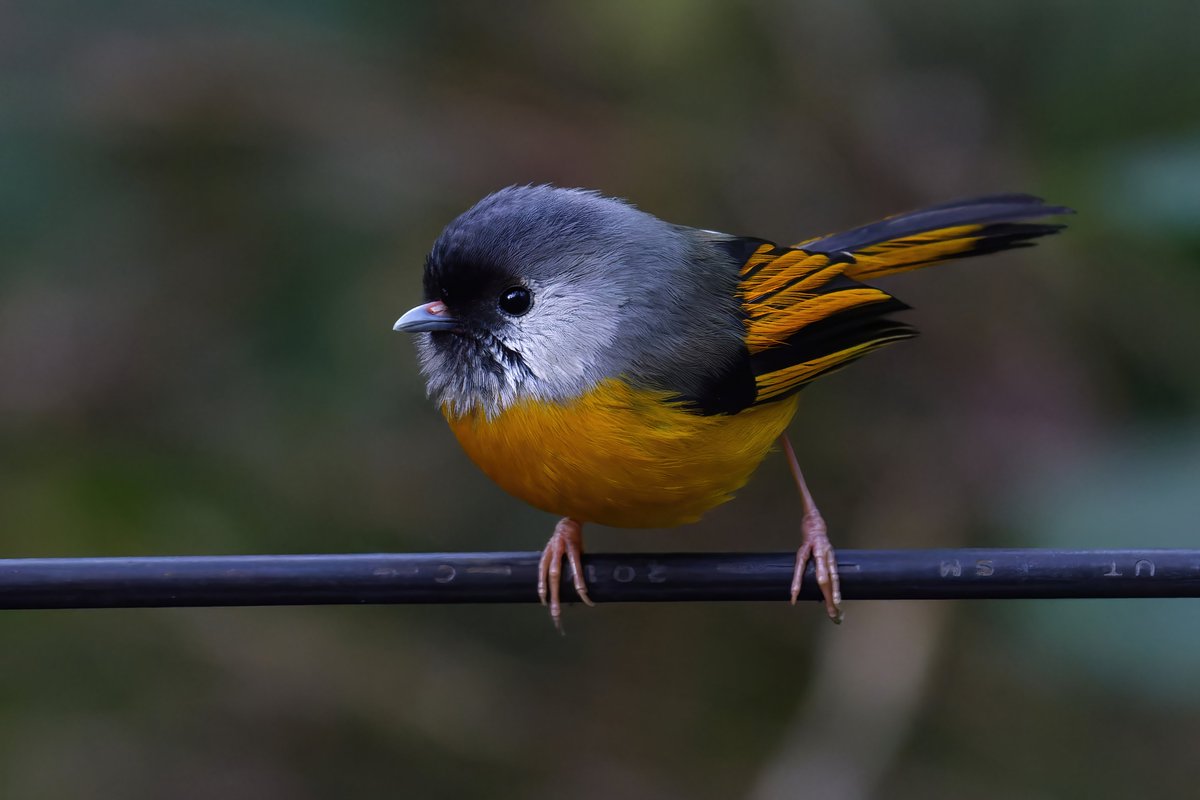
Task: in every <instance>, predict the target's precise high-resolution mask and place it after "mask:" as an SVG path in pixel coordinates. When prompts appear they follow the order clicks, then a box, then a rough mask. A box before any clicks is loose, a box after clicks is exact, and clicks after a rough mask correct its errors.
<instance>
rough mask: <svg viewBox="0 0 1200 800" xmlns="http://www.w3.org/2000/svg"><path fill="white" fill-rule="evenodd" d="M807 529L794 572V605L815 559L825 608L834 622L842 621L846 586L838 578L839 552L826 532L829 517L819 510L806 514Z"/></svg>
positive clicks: (805, 526) (815, 570) (815, 569)
mask: <svg viewBox="0 0 1200 800" xmlns="http://www.w3.org/2000/svg"><path fill="white" fill-rule="evenodd" d="M801 525H802V527H803V529H804V542H803V544H801V545H800V549H799V550H797V551H796V568H795V570H794V571H793V572H792V594H791V597H792V605H795V604H796V601H797V600H798V599H799V597H800V587H801V585H802V584H803V582H804V570H805V568H806V567H807V566H808V562H809V561H810V560H811V561H812V562H813V571H814V572H815V573H816V576H817V586H818V587H820V589H821V596H822V597H823V598H824V599H825V611H826V613H827V614H829V618H830V619H831V620H833V622H834V623H838V624H840V623H841V621H842V585H841V581H840V580H839V579H838V570H837V555H836V554H835V553H834V552H833V545H832V544H830V543H829V536H828V535H827V534H826V532H825V520H824V519H822V518H821V515H820V513H819V512H817V511H816V510H813V511H812V512H811V513H809V514H805V515H804V520H803V522H802V523H801Z"/></svg>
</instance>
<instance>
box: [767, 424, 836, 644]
mask: <svg viewBox="0 0 1200 800" xmlns="http://www.w3.org/2000/svg"><path fill="white" fill-rule="evenodd" d="M779 441H780V442H781V443H782V444H783V451H784V452H785V453H786V454H787V459H788V466H790V467H791V468H792V477H793V478H795V479H796V488H797V489H799V490H800V503H801V505H803V506H804V517H803V519H801V520H800V527H801V529H802V530H803V534H804V539H803V542H802V544H801V545H800V549H799V550H797V551H796V569H795V570H794V571H793V572H792V605H795V604H796V599H797V598H798V597H799V596H800V584H801V582H802V581H803V580H804V568H805V567H806V566H807V565H808V562H809V559H811V560H812V562H813V567H814V569H815V571H816V573H817V585H818V586H820V587H821V595H822V596H823V597H824V598H825V611H826V612H827V613H828V614H829V618H830V619H831V620H833V621H834V622H841V621H842V587H841V583H840V581H839V580H838V571H837V556H835V555H834V552H833V546H832V545H831V544H830V543H829V536H828V535H827V534H826V532H825V520H824V519H823V518H822V517H821V512H820V511H818V510H817V504H816V503H814V502H813V499H812V494H811V493H810V492H809V491H808V485H807V484H806V483H805V482H804V473H802V472H801V471H800V462H798V461H797V460H796V451H795V450H793V449H792V443H791V442H790V441H788V438H787V434H786V433H784V434H780V436H779Z"/></svg>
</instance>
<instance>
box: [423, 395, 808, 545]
mask: <svg viewBox="0 0 1200 800" xmlns="http://www.w3.org/2000/svg"><path fill="white" fill-rule="evenodd" d="M796 404H797V398H795V397H792V398H788V399H786V400H782V401H779V402H776V403H768V404H765V405H762V406H755V407H752V408H749V409H746V410H745V411H742V412H741V413H738V414H734V415H713V416H701V415H698V414H694V413H691V412H688V411H686V410H683V409H682V408H680V407H679V406H678V405H672V404H671V403H669V402H668V401H667V395H666V394H665V393H661V392H651V391H645V390H639V389H633V388H631V387H629V386H628V385H626V384H625V383H623V382H621V381H619V380H607V381H604V382H603V383H601V384H600V385H599V386H597V387H596V388H595V389H593V390H592V391H591V392H589V393H587V394H585V395H583V396H581V397H578V398H576V399H574V400H570V401H567V402H563V403H548V402H544V401H522V402H520V403H517V404H516V405H514V406H511V407H510V408H508V409H506V410H505V411H503V412H501V413H500V414H499V415H498V416H496V417H493V418H491V419H488V418H487V417H486V416H485V415H484V414H483V413H482V412H476V413H471V414H467V415H464V416H454V415H452V414H449V413H446V412H447V410H446V409H445V408H443V409H442V411H443V413H444V414H446V418H447V420H448V421H449V423H450V427H451V429H452V430H453V431H454V435H455V436H457V437H458V441H459V443H460V444H462V446H463V449H465V450H466V451H467V454H468V455H469V456H470V457H471V459H472V460H473V461H474V462H475V463H476V464H478V465H479V467H480V468H481V469H482V470H483V471H484V472H485V473H487V475H488V477H490V478H491V479H492V480H494V481H495V482H496V483H498V484H499V485H500V486H501V487H502V488H503V489H505V490H506V491H508V492H509V493H511V494H513V495H516V496H517V497H519V498H521V499H522V500H524V501H525V502H527V503H529V504H531V505H533V506H536V507H537V508H540V509H543V510H545V511H549V512H551V513H554V514H559V515H562V516H564V517H572V518H574V519H577V520H580V521H581V522H598V523H600V524H602V525H614V526H617V527H623V528H650V527H670V526H673V525H679V524H682V523H684V522H694V521H695V520H697V519H699V518H700V515H701V514H703V513H704V512H705V511H708V510H709V509H710V508H712V507H713V506H716V505H719V504H720V503H723V502H725V501H726V500H728V499H730V497H732V493H733V492H734V491H735V490H737V489H739V488H740V487H741V486H743V485H744V484H745V483H746V481H747V480H749V479H750V475H751V473H753V472H754V469H755V468H756V467H757V466H758V464H759V462H761V461H762V459H763V457H764V456H765V455H766V454H767V451H768V450H769V449H770V447H771V445H772V443H773V442H774V441H775V440H776V438H777V437H778V436H779V434H780V433H782V432H783V430H784V428H786V427H787V424H788V422H789V421H790V420H791V418H792V415H793V414H794V413H795V411H796Z"/></svg>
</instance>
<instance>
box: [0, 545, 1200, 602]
mask: <svg viewBox="0 0 1200 800" xmlns="http://www.w3.org/2000/svg"><path fill="white" fill-rule="evenodd" d="M539 555H540V553H536V552H520V553H417V554H362V555H275V556H174V557H150V558H147V557H140V558H43V559H5V560H0V608H3V609H35V608H134V607H173V606H262V605H309V604H314V605H316V604H320V605H327V604H353V603H528V602H536V601H537V595H536V592H535V586H536V581H537V563H538V557H539ZM837 555H838V569H839V571H840V573H841V577H842V594H843V595H844V597H845V598H846V599H848V600H919V599H943V600H950V599H968V598H976V599H1019V598H1069V597H1074V598H1105V597H1107V598H1113V597H1200V550H1047V549H975V548H965V549H945V550H839V551H838V554H837ZM794 558H795V554H794V553H663V554H621V555H618V554H611V555H610V554H601V553H597V554H594V555H587V556H585V557H584V569H585V571H586V573H587V575H586V577H587V582H588V585H589V593H590V595H591V597H592V599H593V600H595V601H597V602H601V603H613V602H672V601H701V600H709V601H713V600H718V601H737V600H759V601H783V600H785V599H786V598H787V596H788V586H789V584H790V582H791V575H792V566H793V559H794ZM563 595H564V599H567V600H574V599H575V593H574V591H573V590H572V589H571V588H570V581H569V580H567V579H565V578H564V580H563ZM801 597H802V598H804V599H809V600H816V599H818V593H817V585H816V581H815V580H814V578H813V572H812V566H811V565H810V566H809V569H808V572H807V573H806V578H805V583H804V589H803V591H802V592H801Z"/></svg>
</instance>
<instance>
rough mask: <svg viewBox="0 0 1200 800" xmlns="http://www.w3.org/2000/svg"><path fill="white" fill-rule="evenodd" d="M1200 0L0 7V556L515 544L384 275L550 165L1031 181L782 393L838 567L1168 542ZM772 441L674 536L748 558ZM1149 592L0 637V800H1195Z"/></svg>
mask: <svg viewBox="0 0 1200 800" xmlns="http://www.w3.org/2000/svg"><path fill="white" fill-rule="evenodd" d="M1197 30H1200V5H1198V4H1196V3H1194V2H1190V0H1187V1H1185V0H1178V1H1176V2H1169V1H1164V2H1157V3H1132V2H1125V3H1112V2H1083V1H1082V0H1079V1H1077V2H1066V1H1065V0H1053V1H1047V0H1042V1H1040V2H1034V0H1021V2H999V0H997V2H968V3H962V2H950V0H940V1H938V2H929V3H921V4H914V3H909V2H900V1H899V0H893V1H889V2H859V1H857V0H819V1H818V2H803V3H771V2H749V3H739V2H734V3H719V2H682V1H681V0H673V1H672V2H665V1H664V0H654V1H653V2H632V1H631V0H621V1H620V2H599V3H578V4H549V3H547V4H540V3H530V2H513V3H506V4H490V3H459V4H451V3H434V2H406V3H387V2H369V1H368V0H356V1H347V2H341V3H332V2H315V0H309V1H307V2H301V1H300V0H291V1H285V0H238V1H237V2H233V1H232V0H230V1H228V2H208V3H184V2H162V1H161V0H160V1H157V2H152V1H151V0H122V1H120V2H110V3H104V4H93V3H68V2H53V1H50V2H36V3H35V2H14V3H5V4H2V5H0V176H2V177H3V180H0V452H2V453H3V456H2V458H0V531H2V532H3V536H2V538H0V555H2V556H5V557H21V556H68V555H72V556H78V555H127V554H128V555H133V554H201V553H275V552H361V551H389V550H395V551H425V550H487V549H527V550H532V549H536V548H539V547H541V546H542V544H543V543H544V540H545V538H546V536H547V535H548V534H549V532H550V527H551V525H552V524H553V520H552V519H551V518H549V517H548V516H547V515H544V514H541V513H539V512H536V511H534V510H531V509H529V508H526V507H525V506H523V505H522V504H521V503H519V502H518V501H516V500H513V499H511V498H508V497H507V496H505V495H504V494H503V493H502V492H501V491H500V490H499V489H497V488H495V487H494V486H492V485H491V484H490V483H489V482H488V481H487V480H486V479H485V478H484V477H483V476H482V475H481V474H480V473H479V472H477V471H476V470H475V469H474V467H473V466H472V465H471V464H470V463H469V462H468V461H467V459H466V458H465V456H464V455H463V454H462V453H461V452H460V451H459V449H458V447H457V446H456V444H455V443H454V441H453V439H452V437H451V435H450V433H449V432H448V430H447V429H446V427H445V425H444V423H443V422H442V420H441V418H440V417H439V416H438V414H437V412H436V411H435V410H434V409H433V408H432V407H431V405H430V404H429V403H428V402H427V401H426V400H425V398H424V396H423V387H422V385H421V381H420V379H419V376H418V373H417V368H416V363H415V358H414V355H413V350H412V345H411V342H410V341H408V340H407V339H405V338H403V337H401V336H399V335H397V334H394V333H392V332H391V330H390V327H391V324H392V322H393V321H394V320H395V318H396V317H397V316H398V315H399V313H400V312H402V311H404V310H405V309H407V308H409V307H410V306H411V305H413V304H414V303H415V302H417V301H418V299H419V296H420V271H421V266H422V259H423V256H424V253H425V251H426V249H427V248H428V246H429V244H430V243H431V242H432V240H433V239H434V237H435V236H436V235H437V233H438V231H439V230H440V229H441V227H442V226H443V225H444V224H445V223H446V222H447V221H449V220H450V219H451V218H452V217H453V216H454V215H456V214H457V213H459V212H460V211H462V210H464V209H465V208H466V207H467V206H468V205H470V204H471V203H472V202H474V201H475V200H476V199H477V198H478V197H480V196H482V195H483V194H485V193H487V192H489V191H492V190H494V189H497V188H499V187H502V186H505V185H507V184H510V183H525V182H542V181H550V182H554V183H558V184H562V185H567V186H587V187H594V188H597V189H600V190H602V191H604V192H606V193H610V194H615V195H619V196H623V197H627V198H630V199H631V200H633V201H635V202H636V203H637V204H639V205H640V206H641V207H642V208H644V209H646V210H648V211H651V212H653V213H655V214H658V215H659V216H662V217H665V218H667V219H669V220H672V221H675V222H681V223H686V224H690V225H695V226H698V227H704V228H713V229H718V230H727V231H731V232H737V233H744V234H754V235H759V236H764V237H770V238H773V239H777V240H781V241H796V240H799V239H802V238H805V237H807V236H810V235H814V234H817V233H821V232H828V231H833V230H836V229H839V228H844V227H848V226H851V225H856V224H859V223H862V222H867V221H870V220H872V219H874V218H876V217H878V216H882V215H884V214H888V213H892V212H896V211H899V210H902V209H906V208H911V207H914V206H917V205H920V204H923V203H930V202H938V201H944V200H947V199H950V198H954V197H957V196H963V195H971V194H978V193H987V192H996V191H1029V192H1033V193H1037V194H1041V195H1043V196H1045V197H1047V198H1048V199H1050V200H1051V201H1053V202H1056V203H1065V204H1069V205H1072V206H1074V207H1075V208H1077V209H1078V210H1079V212H1080V213H1079V215H1078V216H1077V217H1075V218H1072V219H1071V220H1070V222H1071V228H1070V230H1069V231H1067V232H1066V233H1065V234H1064V235H1062V236H1059V237H1056V238H1053V239H1051V240H1047V241H1045V242H1044V243H1043V244H1042V245H1041V246H1039V247H1038V248H1036V249H1032V250H1024V251H1020V252H1017V253H1010V254H1004V255H1001V256H995V257H989V258H987V259H983V260H980V261H978V262H976V261H972V262H970V263H961V264H955V265H950V266H947V267H943V268H939V269H936V270H930V271H927V272H922V273H919V274H915V275H912V276H908V277H905V278H901V279H898V280H896V281H892V282H888V284H887V285H888V287H889V288H891V289H893V290H895V291H896V292H897V293H899V294H900V296H901V297H902V298H903V299H905V300H906V301H907V302H909V303H910V304H912V305H913V306H914V307H915V310H914V311H912V312H910V313H909V314H908V316H907V318H908V320H909V321H911V322H913V323H914V324H916V325H918V326H919V327H920V328H921V329H922V330H923V332H924V334H925V335H924V336H923V337H922V338H921V339H919V340H917V341H916V342H915V343H909V344H904V345H901V346H897V347H895V348H892V349H889V350H888V351H887V352H885V353H883V354H880V355H877V356H873V357H872V358H870V359H868V360H867V361H865V362H863V363H862V364H860V365H857V366H856V367H855V368H853V369H851V370H848V371H846V372H843V373H840V374H838V375H837V376H834V377H832V378H830V379H829V380H826V381H823V382H822V383H821V385H820V386H819V387H817V388H814V389H812V390H811V391H810V392H808V393H806V396H805V402H804V406H803V410H802V413H801V415H800V417H799V418H798V420H797V422H796V423H795V424H794V426H793V429H792V433H793V436H794V440H795V441H796V442H797V446H798V449H799V450H800V453H801V458H802V461H803V463H804V464H805V469H806V472H807V474H808V476H809V481H810V483H811V485H812V487H813V489H814V492H815V493H816V496H817V498H818V500H819V501H820V503H821V504H822V507H823V509H824V511H825V514H826V517H827V519H828V520H829V521H830V525H831V532H832V534H833V540H834V542H835V544H838V545H840V546H842V547H919V546H959V545H967V544H975V545H990V546H997V545H1012V546H1017V545H1060V544H1066V545H1071V546H1079V547H1102V546H1197V545H1198V544H1200V537H1198V536H1197V531H1196V530H1195V520H1196V519H1198V518H1200V491H1198V489H1200V417H1198V414H1197V407H1198V404H1200V370H1197V368H1196V367H1197V365H1198V363H1200V359H1198V358H1197V343H1198V342H1200V314H1198V313H1197V308H1200V269H1198V268H1197V263H1198V259H1200V60H1198V59H1197V51H1196V45H1195V33H1196V31H1197ZM798 518H799V513H798V502H797V499H796V497H795V493H794V491H793V490H792V489H791V488H790V486H789V479H788V475H787V471H786V469H785V468H784V465H783V463H782V461H781V459H780V458H779V456H778V455H775V456H772V457H771V458H770V459H769V460H768V461H767V463H766V464H765V465H764V467H763V469H762V470H761V471H760V473H759V475H758V476H757V477H756V480H755V481H754V482H753V483H752V484H751V485H750V486H749V487H747V488H746V490H745V491H744V492H743V493H742V495H741V497H740V498H739V500H738V501H736V502H734V503H732V504H729V505H727V506H725V507H722V508H721V509H718V510H717V511H716V512H714V513H712V514H711V515H710V516H709V517H708V518H707V519H706V520H705V521H704V522H703V523H701V524H699V525H696V526H693V527H691V528H688V529H685V530H677V531H654V532H628V531H615V530H613V531H610V530H596V531H593V533H592V534H591V535H590V536H589V539H588V541H589V543H590V546H591V547H592V548H593V549H595V550H613V551H616V550H636V549H641V550H659V551H661V550H712V549H718V550H720V549H748V550H784V549H790V548H792V547H794V546H795V544H796V541H797V536H798ZM1197 611H1198V609H1197V607H1196V605H1195V604H1194V603H1193V602H1187V601H1174V602H1172V601H1161V602H1150V601H1129V602H1120V601H1109V602H1020V603H1007V604H1000V603H992V604H988V603H941V604H936V603H910V604H901V603H893V604H885V603H875V604H870V603H851V604H850V605H849V608H848V614H847V623H846V624H845V625H843V626H842V627H841V628H837V629H835V628H834V627H833V626H830V625H829V624H828V623H826V622H825V621H824V619H823V616H824V615H823V614H822V613H821V611H820V610H819V608H817V607H816V606H815V605H814V606H812V607H806V608H799V609H793V608H789V607H788V606H787V605H786V604H784V603H782V602H781V603H779V604H777V605H765V604H760V605H744V606H735V605H726V606H702V605H690V606H689V605H675V606H661V607H656V606H649V605H647V606H610V607H602V608H599V609H596V610H591V611H581V610H577V609H570V610H569V612H568V615H567V620H566V622H567V627H568V631H569V635H568V636H566V637H565V638H562V637H559V636H557V635H556V634H555V633H554V630H553V628H552V627H551V626H550V624H549V622H548V621H547V619H546V617H545V614H544V613H543V612H542V611H541V610H539V609H535V608H532V607H528V606H522V607H489V608H482V607H480V608H475V607H455V608H421V607H414V608H294V609H286V608H278V609H230V610H186V611H184V610H161V611H92V612H20V613H18V612H7V613H4V614H2V615H0V641H2V642H3V646H2V647H0V796H2V797H5V798H18V799H23V798H46V799H47V800H54V799H57V798H85V799H87V798H117V797H119V798H132V799H135V800H136V799H140V798H161V797H175V798H183V800H189V799H190V798H217V797H219V798H223V800H240V799H241V798H255V800H273V799H274V798H288V799H289V800H307V799H308V798H346V797H388V796H404V797H414V798H426V797H428V798H452V797H530V798H549V797H560V796H569V797H572V798H576V799H577V800H587V799H589V798H605V799H607V798H614V797H630V798H641V797H647V798H649V797H654V798H729V797H752V798H760V799H765V798H787V797H801V796H808V797H821V798H872V797H881V798H883V797H885V798H941V797H946V798H951V797H953V798H958V797H973V798H1005V797H1017V796H1020V797H1039V798H1057V797H1089V798H1108V797H1112V798H1116V797H1126V796H1130V795H1131V794H1133V793H1134V792H1136V791H1138V790H1146V789H1149V790H1150V793H1151V794H1152V795H1154V796H1189V795H1192V794H1194V791H1195V771H1194V761H1195V755H1196V753H1197V750H1198V748H1200V682H1197V681H1196V680H1195V676H1196V675H1197V674H1200V628H1198V623H1200V615H1198V614H1197Z"/></svg>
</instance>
